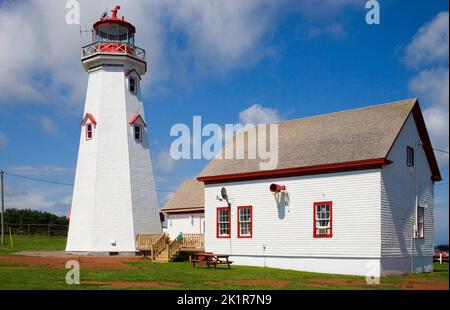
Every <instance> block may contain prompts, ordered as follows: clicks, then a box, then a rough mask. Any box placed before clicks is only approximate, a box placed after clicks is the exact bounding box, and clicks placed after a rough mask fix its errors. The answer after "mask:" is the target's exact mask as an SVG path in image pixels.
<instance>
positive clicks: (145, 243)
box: [136, 233, 204, 263]
mask: <svg viewBox="0 0 450 310" xmlns="http://www.w3.org/2000/svg"><path fill="white" fill-rule="evenodd" d="M136 247H137V249H138V250H139V251H140V252H141V253H143V254H144V256H145V255H146V253H149V254H150V255H149V257H150V259H151V260H152V261H153V262H155V263H168V262H171V261H174V260H175V259H176V258H177V257H178V255H179V254H180V253H181V252H182V251H183V249H185V250H191V251H192V250H194V251H195V250H199V251H201V250H203V249H204V243H203V235H201V234H183V238H182V240H179V239H174V240H172V241H170V238H169V236H168V235H167V234H165V233H163V234H161V235H138V236H137V237H136Z"/></svg>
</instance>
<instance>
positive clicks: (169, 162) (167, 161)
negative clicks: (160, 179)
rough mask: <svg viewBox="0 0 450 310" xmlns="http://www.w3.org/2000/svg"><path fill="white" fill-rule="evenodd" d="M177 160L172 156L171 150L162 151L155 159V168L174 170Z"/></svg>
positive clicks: (167, 170)
mask: <svg viewBox="0 0 450 310" xmlns="http://www.w3.org/2000/svg"><path fill="white" fill-rule="evenodd" d="M176 164H177V161H176V160H174V159H173V158H172V156H170V152H167V151H160V152H159V154H158V155H157V156H156V159H155V168H156V169H158V170H161V171H163V172H173V171H174V170H175V168H176Z"/></svg>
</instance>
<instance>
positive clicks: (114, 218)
mask: <svg viewBox="0 0 450 310" xmlns="http://www.w3.org/2000/svg"><path fill="white" fill-rule="evenodd" d="M119 9H120V7H119V6H117V7H116V8H115V9H114V10H112V16H111V17H109V16H107V15H106V14H105V15H104V16H103V18H102V19H100V20H99V21H97V22H96V23H95V24H94V26H93V40H92V41H93V42H92V44H90V45H88V46H85V47H83V49H82V58H81V61H82V63H83V67H84V69H85V70H86V72H88V74H89V81H88V87H87V94H86V103H85V110H84V115H83V118H82V120H81V138H80V149H79V153H78V162H77V170H76V176H75V187H74V193H73V199H72V209H71V215H70V227H69V234H68V240H67V247H66V251H67V252H72V253H86V254H87V253H131V252H135V251H136V246H135V237H136V235H137V234H156V233H161V222H160V218H159V212H158V209H157V201H156V191H155V183H154V179H153V171H152V164H151V159H150V152H149V144H148V139H147V133H148V127H147V125H148V124H147V123H146V121H145V115H144V107H143V102H142V93H141V87H140V81H141V78H142V76H144V74H145V73H146V72H147V62H146V56H145V50H143V49H141V48H139V47H137V46H136V45H135V43H134V37H135V32H136V29H135V27H134V26H133V25H132V24H130V23H128V22H126V21H125V19H124V18H123V17H122V18H118V17H117V11H118V10H119Z"/></svg>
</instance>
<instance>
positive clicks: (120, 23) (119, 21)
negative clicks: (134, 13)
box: [94, 5, 136, 36]
mask: <svg viewBox="0 0 450 310" xmlns="http://www.w3.org/2000/svg"><path fill="white" fill-rule="evenodd" d="M119 10H120V6H119V5H117V6H116V7H115V8H114V9H112V10H111V14H112V16H111V17H109V16H108V14H106V13H105V14H103V15H102V17H101V18H100V20H98V21H97V22H96V23H95V24H94V30H95V32H98V31H99V30H100V31H101V32H103V33H107V34H117V32H119V35H122V34H123V33H128V36H130V35H132V34H134V33H135V32H136V28H135V27H134V26H133V25H132V24H130V23H129V22H127V21H125V17H123V16H122V18H119V17H118V16H117V12H118V11H119ZM112 28H114V29H112ZM116 28H119V30H117V29H116ZM112 32H114V33H112Z"/></svg>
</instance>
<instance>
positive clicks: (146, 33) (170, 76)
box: [0, 0, 362, 113]
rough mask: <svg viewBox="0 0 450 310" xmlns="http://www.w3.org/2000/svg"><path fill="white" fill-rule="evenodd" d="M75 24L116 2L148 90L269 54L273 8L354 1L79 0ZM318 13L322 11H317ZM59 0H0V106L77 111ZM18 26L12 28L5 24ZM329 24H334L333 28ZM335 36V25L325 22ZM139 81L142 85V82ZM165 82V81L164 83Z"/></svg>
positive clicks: (82, 84)
mask: <svg viewBox="0 0 450 310" xmlns="http://www.w3.org/2000/svg"><path fill="white" fill-rule="evenodd" d="M79 2H80V7H81V26H82V28H83V29H84V28H85V27H87V28H88V29H89V28H90V26H91V25H92V23H93V22H94V21H95V20H97V19H98V18H99V15H100V14H101V13H102V12H103V11H104V9H105V8H109V9H111V8H113V7H114V6H115V5H116V4H117V3H119V5H121V6H122V10H121V11H120V12H119V15H124V16H125V18H126V19H127V20H129V21H131V22H132V23H134V24H135V26H136V27H137V41H136V42H137V45H139V46H141V47H143V48H145V49H146V50H147V52H148V54H149V55H150V57H149V59H148V60H149V68H151V74H150V75H149V76H148V77H147V78H146V79H144V83H146V84H147V83H152V84H153V85H152V90H153V91H158V90H160V89H167V85H165V84H166V83H169V82H170V83H171V85H172V86H171V87H173V85H174V84H176V83H177V82H182V83H184V82H186V83H189V81H192V80H194V79H195V77H198V76H204V75H211V74H212V75H214V74H215V75H224V74H227V73H228V72H229V71H231V70H234V69H236V68H239V67H245V66H249V65H252V64H254V63H255V62H257V61H259V60H260V59H262V58H264V57H273V56H274V55H273V53H274V50H276V49H274V48H273V47H272V46H270V41H269V40H270V34H271V33H272V31H274V30H275V28H276V25H277V21H278V17H279V16H280V15H281V13H290V14H291V13H294V14H303V15H304V16H307V17H309V20H310V21H312V20H314V19H316V18H323V17H324V16H329V15H334V14H337V13H338V12H340V11H342V10H343V9H344V8H347V7H355V6H356V5H359V6H361V7H362V5H361V3H360V0H343V1H334V0H324V1H321V5H320V6H317V1H316V0H305V1H301V2H299V1H294V0H281V1H270V0H246V1H240V0H215V1H209V0H197V1H191V0H165V1H161V0H151V1H149V0H134V1H132V2H130V1H127V2H125V1H118V0H99V1H88V0H79ZM325 12H326V14H325ZM66 13H67V10H66V9H65V1H60V0H52V1H42V0H28V1H20V2H14V3H5V2H0V29H3V30H4V31H1V32H0V41H1V42H7V46H8V48H2V49H0V63H1V64H2V66H0V93H1V94H2V97H1V98H0V105H8V104H12V103H16V101H19V102H23V103H35V104H41V105H42V104H47V105H52V106H54V107H57V108H58V109H59V110H63V111H72V112H73V111H76V112H78V113H79V112H80V110H81V107H82V106H83V99H84V95H85V88H86V80H87V79H86V78H87V75H86V73H85V72H84V71H83V69H82V67H81V64H80V61H79V58H80V47H81V46H82V45H84V44H87V43H89V42H88V39H87V36H85V37H84V38H83V39H82V38H80V33H79V30H80V26H79V25H68V24H66V22H65V16H66ZM10 29H12V30H14V29H16V30H17V29H20V34H19V35H18V33H17V31H6V30H10ZM333 29H334V30H333ZM329 31H331V32H334V33H335V34H337V35H340V33H343V30H342V29H339V28H336V27H334V28H333V27H331V28H330V30H329ZM144 86H145V85H144ZM169 88H170V87H169Z"/></svg>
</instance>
